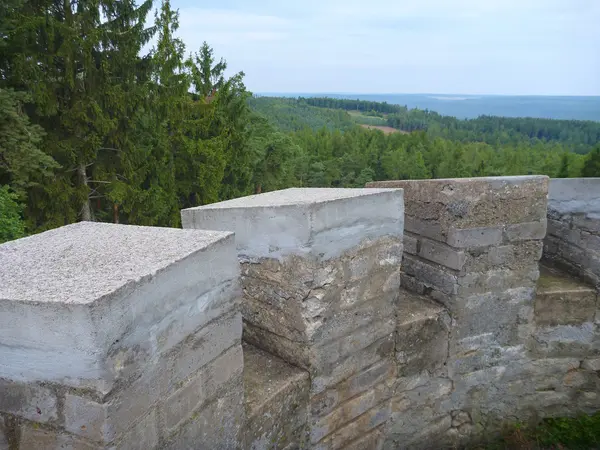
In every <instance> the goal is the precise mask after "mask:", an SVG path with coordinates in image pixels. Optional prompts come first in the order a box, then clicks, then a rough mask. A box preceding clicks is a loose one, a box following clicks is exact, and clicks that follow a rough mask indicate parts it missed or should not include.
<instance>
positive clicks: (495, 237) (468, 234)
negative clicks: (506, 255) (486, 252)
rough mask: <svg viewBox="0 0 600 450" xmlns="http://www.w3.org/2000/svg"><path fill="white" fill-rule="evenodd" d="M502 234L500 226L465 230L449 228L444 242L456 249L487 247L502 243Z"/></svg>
mask: <svg viewBox="0 0 600 450" xmlns="http://www.w3.org/2000/svg"><path fill="white" fill-rule="evenodd" d="M502 232H503V228H502V227H501V226H494V227H478V228H466V229H465V228H462V229H457V228H454V227H451V228H450V229H449V230H448V237H447V240H446V242H448V244H449V245H450V246H452V247H457V248H473V247H488V246H490V245H498V244H501V243H502Z"/></svg>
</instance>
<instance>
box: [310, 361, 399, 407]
mask: <svg viewBox="0 0 600 450" xmlns="http://www.w3.org/2000/svg"><path fill="white" fill-rule="evenodd" d="M395 373H396V372H395V365H394V364H393V363H392V361H391V360H390V359H383V360H380V361H377V362H376V363H375V364H373V365H371V366H369V367H367V368H365V369H363V370H362V371H361V372H359V373H358V374H355V375H353V376H351V377H349V378H347V379H345V380H344V381H342V382H340V383H338V384H336V385H334V386H333V387H330V388H328V389H327V390H325V391H323V392H321V393H319V394H317V395H314V396H312V398H311V401H310V402H311V409H310V412H311V414H312V415H313V416H325V415H327V414H329V413H331V412H332V411H333V410H334V409H336V408H337V407H338V406H339V405H340V404H342V403H343V402H345V401H346V400H348V399H350V398H353V397H355V396H358V395H360V394H361V393H364V392H366V391H368V390H369V389H370V388H371V387H373V386H377V385H380V384H381V383H383V382H385V381H386V380H392V379H393V378H394V376H395Z"/></svg>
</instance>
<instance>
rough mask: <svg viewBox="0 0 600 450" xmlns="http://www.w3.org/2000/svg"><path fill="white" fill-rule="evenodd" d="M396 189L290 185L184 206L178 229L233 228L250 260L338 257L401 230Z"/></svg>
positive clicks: (399, 198) (241, 251)
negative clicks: (217, 201) (370, 241)
mask: <svg viewBox="0 0 600 450" xmlns="http://www.w3.org/2000/svg"><path fill="white" fill-rule="evenodd" d="M403 207H404V205H403V198H402V191H401V190H398V189H320V188H302V189H300V188H293V189H285V190H282V191H275V192H268V193H265V194H259V195H251V196H248V197H242V198H238V199H234V200H228V201H225V202H221V203H214V204H211V205H205V206H199V207H196V208H189V209H184V210H183V211H181V221H182V223H183V228H203V229H206V230H228V231H234V232H235V240H236V245H237V248H238V253H239V254H240V255H241V256H242V257H249V258H264V257H269V258H278V257H282V256H286V255H291V254H301V255H304V254H307V253H310V254H311V255H313V256H315V257H319V258H324V259H327V258H331V257H335V256H339V255H340V254H341V253H343V252H344V251H346V250H348V249H350V248H352V247H353V246H355V245H357V244H358V243H359V242H360V241H361V240H363V239H367V238H377V237H380V236H385V235H388V234H390V233H392V234H396V233H397V231H398V230H402V227H403V221H404V214H403Z"/></svg>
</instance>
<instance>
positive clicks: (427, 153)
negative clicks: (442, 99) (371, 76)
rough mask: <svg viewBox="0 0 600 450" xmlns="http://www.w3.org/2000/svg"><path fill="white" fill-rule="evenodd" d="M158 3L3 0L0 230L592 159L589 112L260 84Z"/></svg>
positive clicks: (163, 214) (586, 171) (146, 221)
mask: <svg viewBox="0 0 600 450" xmlns="http://www.w3.org/2000/svg"><path fill="white" fill-rule="evenodd" d="M154 6H155V7H156V11H157V12H156V14H155V17H154V18H152V17H149V16H150V11H152V9H153V4H152V0H146V1H144V2H141V3H136V1H135V0H94V1H90V0H78V1H75V0H60V1H59V0H35V1H30V0H3V1H2V2H1V4H0V242H3V241H6V240H10V239H14V238H17V237H20V236H23V235H26V234H30V233H35V232H39V231H42V230H45V229H49V228H54V227H58V226H61V225H65V224H68V223H72V222H75V221H78V220H99V221H110V222H115V223H130V224H139V225H159V226H174V227H176V226H179V225H180V222H179V221H180V218H179V210H180V209H181V208H186V207H190V206H195V205H200V204H206V203H210V202H214V201H219V200H223V199H228V198H232V197H238V196H242V195H247V194H251V193H258V192H262V191H267V190H274V189H280V188H285V187H289V186H322V187H326V186H344V187H357V186H362V185H364V183H365V182H368V181H371V180H381V179H398V178H429V177H460V176H484V175H513V174H515V175H516V174H529V173H542V174H548V175H550V176H561V177H565V176H581V175H584V176H598V175H600V147H598V146H597V143H598V142H599V139H600V131H599V128H600V124H599V123H595V122H578V121H553V120H544V119H506V118H499V117H480V118H478V119H474V120H468V121H463V120H457V119H455V118H452V117H445V116H440V115H438V114H436V113H433V112H429V111H420V110H408V109H407V108H405V107H403V106H397V105H390V104H387V103H376V102H360V101H354V100H334V99H318V98H307V99H304V98H299V99H282V98H264V97H263V98H261V97H259V98H254V97H252V95H251V93H250V92H248V90H247V89H246V86H245V85H244V74H243V73H237V74H234V75H233V76H227V75H226V70H227V64H226V62H225V61H224V60H222V59H219V58H217V57H216V56H215V55H214V52H213V50H212V48H211V47H210V46H209V45H208V44H206V43H205V44H204V45H203V46H202V47H201V48H200V49H187V48H186V47H185V44H184V43H183V42H182V41H181V40H180V39H179V38H178V37H177V29H178V13H177V11H175V10H173V8H172V7H171V4H170V2H169V0H162V1H161V2H160V4H156V5H154ZM150 42H153V43H154V45H153V48H152V49H151V50H150V51H149V52H148V53H147V54H144V52H142V49H144V48H145V47H146V46H147V45H148V44H149V43H150ZM364 124H370V125H389V126H392V127H394V128H397V129H398V130H402V131H399V132H397V133H391V134H384V133H382V132H381V131H378V130H368V129H365V128H363V127H361V126H360V125H364ZM594 146H596V147H594Z"/></svg>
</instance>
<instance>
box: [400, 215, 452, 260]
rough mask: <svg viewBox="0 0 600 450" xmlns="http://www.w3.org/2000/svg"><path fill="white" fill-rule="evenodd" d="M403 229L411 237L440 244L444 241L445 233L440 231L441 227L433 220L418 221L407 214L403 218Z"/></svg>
mask: <svg viewBox="0 0 600 450" xmlns="http://www.w3.org/2000/svg"><path fill="white" fill-rule="evenodd" d="M404 227H405V229H406V231H408V232H410V233H412V234H413V235H416V236H424V237H427V238H429V239H435V240H436V241H441V242H445V241H446V233H445V232H443V231H442V227H441V225H440V224H439V223H437V222H436V221H435V220H425V219H419V218H417V217H414V216H411V215H409V214H407V215H406V217H405V218H404ZM409 253H410V252H409Z"/></svg>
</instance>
